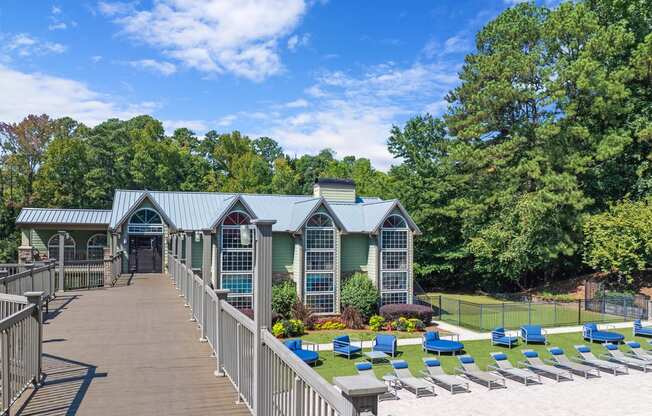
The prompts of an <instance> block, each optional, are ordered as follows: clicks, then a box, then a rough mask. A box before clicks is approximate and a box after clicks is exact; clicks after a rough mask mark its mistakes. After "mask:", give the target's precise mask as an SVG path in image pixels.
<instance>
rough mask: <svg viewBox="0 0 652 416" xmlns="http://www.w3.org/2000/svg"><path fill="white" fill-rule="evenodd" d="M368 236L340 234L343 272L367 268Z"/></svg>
mask: <svg viewBox="0 0 652 416" xmlns="http://www.w3.org/2000/svg"><path fill="white" fill-rule="evenodd" d="M368 256H369V236H367V235H366V234H345V235H343V236H342V250H341V254H340V258H341V262H342V271H343V272H359V271H366V270H367V260H368Z"/></svg>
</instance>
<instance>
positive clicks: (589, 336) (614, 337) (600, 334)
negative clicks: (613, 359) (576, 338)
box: [582, 323, 625, 344]
mask: <svg viewBox="0 0 652 416" xmlns="http://www.w3.org/2000/svg"><path fill="white" fill-rule="evenodd" d="M582 336H583V337H584V339H585V340H588V341H590V342H596V341H597V342H602V343H605V342H609V343H612V344H620V343H621V342H622V341H623V340H624V339H625V336H624V335H622V334H619V333H618V332H610V331H605V330H600V329H599V328H598V325H597V324H594V323H588V324H584V327H582Z"/></svg>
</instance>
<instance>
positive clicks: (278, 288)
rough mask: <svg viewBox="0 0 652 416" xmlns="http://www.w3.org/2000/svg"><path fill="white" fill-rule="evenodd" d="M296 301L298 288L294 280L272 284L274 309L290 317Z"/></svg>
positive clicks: (281, 314)
mask: <svg viewBox="0 0 652 416" xmlns="http://www.w3.org/2000/svg"><path fill="white" fill-rule="evenodd" d="M296 301H297V289H296V286H295V284H294V282H293V281H291V280H285V281H284V282H282V283H279V284H276V285H274V286H272V310H273V311H274V312H276V313H277V314H279V315H280V316H282V317H283V318H289V317H290V313H291V312H292V305H294V303H295V302H296Z"/></svg>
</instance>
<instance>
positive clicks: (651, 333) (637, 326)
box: [634, 319, 652, 337]
mask: <svg viewBox="0 0 652 416" xmlns="http://www.w3.org/2000/svg"><path fill="white" fill-rule="evenodd" d="M634 336H635V337H652V326H643V323H642V322H641V320H640V319H637V320H635V321H634Z"/></svg>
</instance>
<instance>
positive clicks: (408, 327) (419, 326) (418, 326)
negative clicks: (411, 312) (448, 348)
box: [389, 317, 426, 332]
mask: <svg viewBox="0 0 652 416" xmlns="http://www.w3.org/2000/svg"><path fill="white" fill-rule="evenodd" d="M425 327H426V326H425V325H424V324H423V321H421V320H420V319H416V318H410V319H408V318H405V317H400V318H398V319H397V320H395V321H392V322H390V324H389V328H390V329H392V330H395V331H404V332H416V331H423V330H424V329H425Z"/></svg>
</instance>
